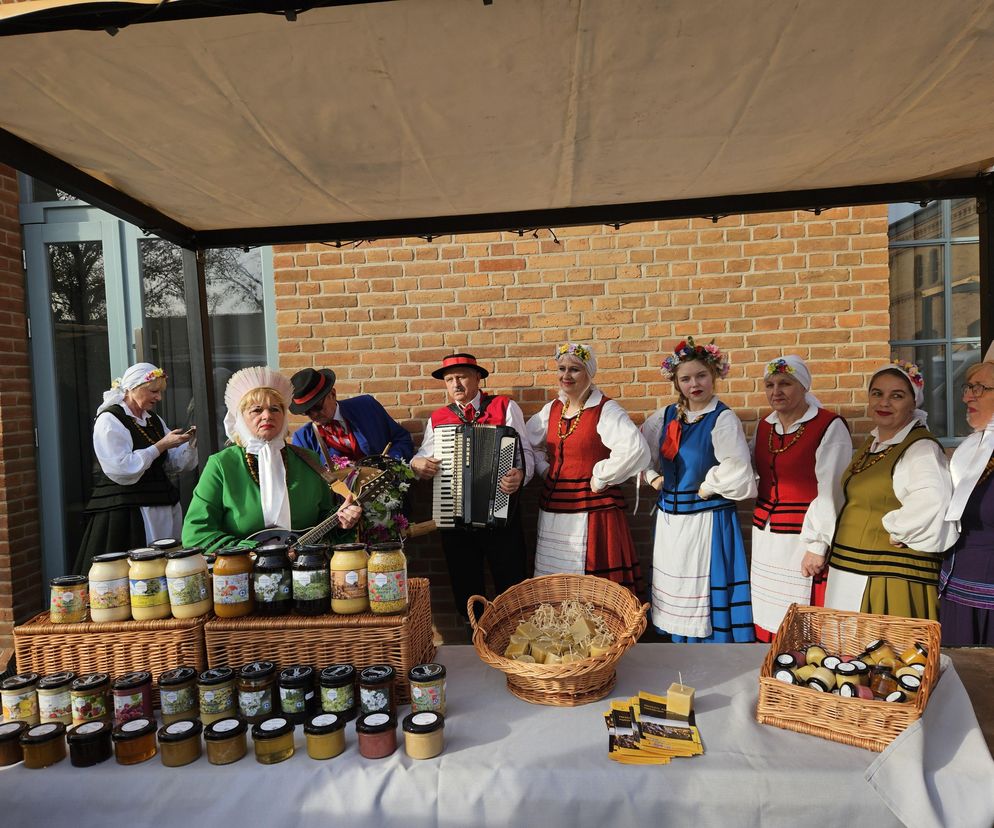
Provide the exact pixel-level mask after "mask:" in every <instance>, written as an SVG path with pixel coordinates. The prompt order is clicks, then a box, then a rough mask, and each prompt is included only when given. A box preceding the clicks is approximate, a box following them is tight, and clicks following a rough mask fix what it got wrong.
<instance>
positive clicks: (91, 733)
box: [66, 722, 114, 768]
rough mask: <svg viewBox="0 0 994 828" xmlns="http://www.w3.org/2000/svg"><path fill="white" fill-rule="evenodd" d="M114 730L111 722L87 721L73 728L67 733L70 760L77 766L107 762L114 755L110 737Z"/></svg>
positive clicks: (85, 766)
mask: <svg viewBox="0 0 994 828" xmlns="http://www.w3.org/2000/svg"><path fill="white" fill-rule="evenodd" d="M113 730H114V728H112V727H111V725H110V722H85V723H83V724H81V725H76V726H75V727H73V728H71V729H70V730H69V732H68V733H67V734H66V741H67V742H68V743H69V761H70V762H71V763H72V764H73V766H74V767H77V768H89V767H92V766H93V765H99V764H100V763H101V762H106V761H107V760H108V759H110V757H111V756H113V755H114V749H113V746H112V745H111V738H110V737H111V732H112V731H113Z"/></svg>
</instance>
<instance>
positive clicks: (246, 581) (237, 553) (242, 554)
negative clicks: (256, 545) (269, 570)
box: [213, 546, 255, 618]
mask: <svg viewBox="0 0 994 828" xmlns="http://www.w3.org/2000/svg"><path fill="white" fill-rule="evenodd" d="M216 554H217V557H216V558H215V560H214V579H213V580H214V614H215V615H216V616H217V617H218V618H238V617H240V616H242V615H249V614H250V613H251V612H252V610H254V609H255V599H254V598H253V597H252V559H251V558H250V557H249V550H248V549H246V548H245V547H244V546H233V547H231V548H230V549H219V550H218V551H217V553H216Z"/></svg>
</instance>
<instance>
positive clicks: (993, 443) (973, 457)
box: [946, 346, 994, 521]
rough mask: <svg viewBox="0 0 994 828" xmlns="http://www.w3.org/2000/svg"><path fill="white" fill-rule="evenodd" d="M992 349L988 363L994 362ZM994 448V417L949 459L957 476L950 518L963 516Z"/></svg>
mask: <svg viewBox="0 0 994 828" xmlns="http://www.w3.org/2000/svg"><path fill="white" fill-rule="evenodd" d="M992 347H994V346H992ZM991 357H992V354H991V351H988V352H987V357H985V358H984V362H988V363H990V362H994V358H991ZM992 447H994V417H991V419H990V421H989V422H988V423H987V425H986V426H984V427H983V428H980V429H977V430H976V431H974V432H973V434H971V435H970V436H969V437H967V438H966V439H965V440H964V441H963V442H962V443H960V444H959V445H958V446H957V447H956V451H954V452H953V456H952V458H950V460H949V473H950V474H951V475H952V478H953V496H952V499H951V500H950V501H949V508H948V509H946V520H950V521H955V520H959V519H960V518H961V517H963V510H964V509H965V508H966V503H967V501H968V500H969V499H970V495H971V494H973V490H974V489H975V488H976V486H977V481H978V480H980V475H982V474H983V473H984V469H985V468H986V467H987V461H988V460H990V457H991V448H992Z"/></svg>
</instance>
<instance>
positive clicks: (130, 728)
mask: <svg viewBox="0 0 994 828" xmlns="http://www.w3.org/2000/svg"><path fill="white" fill-rule="evenodd" d="M155 731H156V724H155V719H147V718H144V717H142V718H140V719H132V720H131V721H130V722H125V723H124V724H123V725H119V726H118V727H115V728H114V732H113V733H112V734H111V738H112V739H113V740H114V757H115V758H116V759H117V763H118V764H119V765H137V764H139V763H140V762H145V761H147V760H149V759H151V758H152V757H153V756H155V754H156V753H157V748H156V746H155Z"/></svg>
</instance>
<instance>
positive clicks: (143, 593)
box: [129, 575, 169, 607]
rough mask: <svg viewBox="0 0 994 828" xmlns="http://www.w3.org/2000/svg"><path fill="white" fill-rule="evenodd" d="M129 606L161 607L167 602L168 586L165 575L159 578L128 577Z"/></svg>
mask: <svg viewBox="0 0 994 828" xmlns="http://www.w3.org/2000/svg"><path fill="white" fill-rule="evenodd" d="M129 580H130V582H131V606H133V607H161V606H162V605H163V604H168V603H169V587H168V585H167V584H166V576H165V575H162V576H161V577H159V578H130V579H129Z"/></svg>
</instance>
